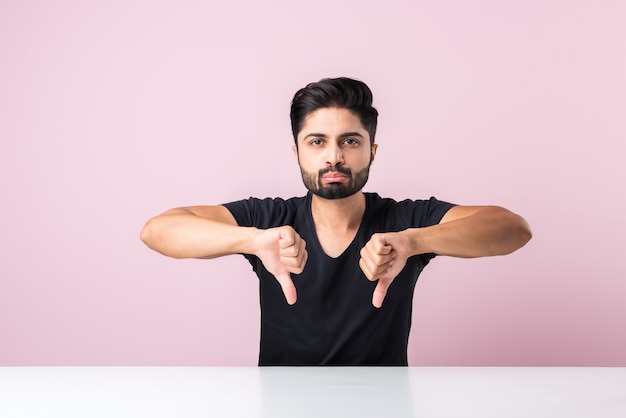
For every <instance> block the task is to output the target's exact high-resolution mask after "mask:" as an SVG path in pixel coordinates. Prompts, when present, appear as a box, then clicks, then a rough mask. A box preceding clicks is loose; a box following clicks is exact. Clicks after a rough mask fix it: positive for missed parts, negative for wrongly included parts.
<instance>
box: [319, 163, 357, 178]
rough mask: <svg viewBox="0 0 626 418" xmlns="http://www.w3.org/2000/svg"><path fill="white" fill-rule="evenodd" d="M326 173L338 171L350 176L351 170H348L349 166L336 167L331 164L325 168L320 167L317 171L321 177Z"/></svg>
mask: <svg viewBox="0 0 626 418" xmlns="http://www.w3.org/2000/svg"><path fill="white" fill-rule="evenodd" d="M328 173H340V174H343V175H346V176H351V175H352V170H350V169H349V168H344V167H338V166H336V165H331V166H329V167H326V168H322V169H321V170H320V172H319V176H320V177H322V176H323V175H324V174H328Z"/></svg>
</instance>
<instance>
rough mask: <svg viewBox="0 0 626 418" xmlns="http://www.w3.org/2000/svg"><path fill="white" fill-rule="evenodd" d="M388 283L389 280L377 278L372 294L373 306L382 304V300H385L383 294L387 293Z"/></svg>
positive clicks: (376, 306)
mask: <svg viewBox="0 0 626 418" xmlns="http://www.w3.org/2000/svg"><path fill="white" fill-rule="evenodd" d="M389 284H390V282H389V281H387V280H383V279H378V283H377V284H376V288H375V289H374V295H373V296H372V305H374V307H375V308H380V307H381V306H383V300H385V296H386V295H387V289H389Z"/></svg>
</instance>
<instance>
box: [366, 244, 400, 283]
mask: <svg viewBox="0 0 626 418" xmlns="http://www.w3.org/2000/svg"><path fill="white" fill-rule="evenodd" d="M361 254H362V256H361V260H360V262H361V261H362V262H363V264H364V265H365V266H366V268H367V271H368V272H369V273H370V275H371V276H370V279H375V278H378V276H380V275H381V274H382V273H384V272H385V271H387V270H389V267H390V266H391V265H392V263H393V261H394V260H395V253H393V254H389V255H384V256H380V255H377V254H372V253H371V252H370V251H368V250H366V251H363V252H362V253H361Z"/></svg>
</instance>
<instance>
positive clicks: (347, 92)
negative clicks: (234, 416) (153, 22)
mask: <svg viewBox="0 0 626 418" xmlns="http://www.w3.org/2000/svg"><path fill="white" fill-rule="evenodd" d="M377 117H378V112H377V111H376V109H375V108H374V107H372V93H371V91H370V89H369V88H368V87H367V86H366V85H365V84H364V83H362V82H360V81H357V80H352V79H348V78H338V79H324V80H321V81H319V82H317V83H311V84H309V85H307V86H306V87H305V88H303V89H301V90H300V91H298V92H297V93H296V95H295V96H294V99H293V101H292V104H291V125H292V130H293V135H294V139H295V145H294V146H293V152H294V155H295V157H296V158H297V159H298V163H299V165H300V170H301V173H302V180H303V181H304V184H305V186H306V187H307V189H308V190H309V193H308V194H307V195H306V196H305V197H298V198H291V199H288V200H283V199H278V198H277V199H269V198H268V199H256V198H251V199H247V200H242V201H238V202H232V203H228V204H225V205H221V206H194V207H186V208H177V209H172V210H169V211H167V212H165V213H163V214H162V215H159V216H157V217H155V218H152V219H151V220H149V221H148V223H147V224H146V225H145V227H144V228H143V230H142V232H141V239H142V240H143V241H144V242H145V243H146V244H147V245H148V246H149V247H150V248H152V249H154V250H156V251H158V252H160V253H162V254H164V255H168V256H171V257H176V258H214V257H220V256H223V255H228V254H238V253H240V254H244V255H245V257H246V258H247V259H248V261H249V262H250V263H251V264H252V267H253V269H254V271H255V272H256V274H257V275H258V277H259V286H260V299H261V343H260V354H259V365H407V344H408V337H409V330H410V326H411V311H412V300H413V290H414V287H415V283H416V281H417V277H418V276H419V274H420V272H421V271H422V269H423V268H424V267H425V266H426V264H428V262H429V260H430V259H431V258H433V257H434V256H435V255H436V254H438V255H448V256H455V257H481V256H492V255H503V254H508V253H511V252H513V251H515V250H517V249H518V248H520V247H522V246H523V245H524V244H526V242H528V240H529V239H530V238H531V232H530V229H529V227H528V224H527V223H526V221H525V220H524V219H523V218H521V217H520V216H518V215H516V214H514V213H512V212H510V211H508V210H506V209H504V208H501V207H496V206H455V205H452V204H450V203H446V202H442V201H439V200H437V199H435V198H430V199H429V200H416V201H410V200H406V201H402V202H396V201H394V200H392V199H383V198H381V197H380V196H378V195H377V194H374V193H364V192H363V191H362V188H363V186H364V185H365V183H366V182H367V179H368V174H369V168H370V165H371V164H372V162H373V161H374V158H375V157H376V150H377V144H376V143H375V142H374V137H375V134H376V123H377Z"/></svg>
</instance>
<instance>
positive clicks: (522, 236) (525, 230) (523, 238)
mask: <svg viewBox="0 0 626 418" xmlns="http://www.w3.org/2000/svg"><path fill="white" fill-rule="evenodd" d="M514 216H515V219H514V222H512V225H511V229H510V230H509V234H508V235H509V240H508V241H509V245H508V246H507V248H506V250H505V251H504V252H503V253H502V255H507V254H510V253H512V252H514V251H517V250H519V249H520V248H522V247H523V246H525V245H526V244H528V241H530V240H531V239H532V237H533V233H532V230H531V229H530V225H529V224H528V222H526V220H525V219H524V218H522V217H521V216H519V215H514Z"/></svg>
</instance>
